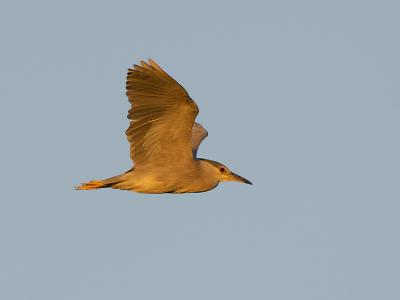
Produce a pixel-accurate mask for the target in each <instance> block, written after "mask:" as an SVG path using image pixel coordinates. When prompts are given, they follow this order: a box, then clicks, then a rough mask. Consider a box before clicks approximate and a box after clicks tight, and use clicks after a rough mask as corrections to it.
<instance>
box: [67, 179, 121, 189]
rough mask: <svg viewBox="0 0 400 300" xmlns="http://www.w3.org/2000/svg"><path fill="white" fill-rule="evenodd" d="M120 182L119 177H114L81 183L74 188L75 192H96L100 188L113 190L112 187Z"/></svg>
mask: <svg viewBox="0 0 400 300" xmlns="http://www.w3.org/2000/svg"><path fill="white" fill-rule="evenodd" d="M121 181H122V178H121V175H118V176H114V177H111V178H108V179H104V180H92V181H89V182H84V183H81V185H78V186H76V187H75V189H76V190H97V189H102V188H114V185H115V184H117V183H120V182H121Z"/></svg>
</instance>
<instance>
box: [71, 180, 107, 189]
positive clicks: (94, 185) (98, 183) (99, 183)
mask: <svg viewBox="0 0 400 300" xmlns="http://www.w3.org/2000/svg"><path fill="white" fill-rule="evenodd" d="M105 187H109V185H107V184H105V183H104V181H103V180H92V181H89V182H84V183H81V185H79V186H76V187H75V189H76V190H97V189H101V188H105Z"/></svg>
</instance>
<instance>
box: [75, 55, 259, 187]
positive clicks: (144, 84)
mask: <svg viewBox="0 0 400 300" xmlns="http://www.w3.org/2000/svg"><path fill="white" fill-rule="evenodd" d="M126 90H127V92H126V94H127V96H128V99H129V102H130V103H131V105H132V107H131V109H130V110H129V113H128V118H129V119H130V120H131V122H130V126H129V128H128V130H127V131H126V135H127V137H128V141H129V143H130V154H131V159H132V160H133V162H134V167H132V168H131V169H130V170H129V171H127V172H125V173H124V174H121V175H117V176H114V177H111V178H108V179H105V180H94V181H90V182H87V183H82V184H81V185H80V186H78V187H76V189H78V190H93V189H99V188H108V187H109V188H113V189H120V190H129V191H135V192H140V193H151V194H159V193H195V192H205V191H208V190H211V189H213V188H215V187H216V186H217V185H218V184H219V183H220V182H222V181H239V182H244V183H248V184H251V182H250V181H248V180H247V179H245V178H243V177H241V176H239V175H237V174H235V173H233V172H232V171H231V170H229V169H228V168H227V167H226V166H225V165H223V164H221V163H218V162H216V161H212V160H208V159H203V158H197V149H198V148H199V146H200V143H201V141H202V140H203V139H204V138H206V137H207V135H208V133H207V131H206V130H205V129H204V128H203V126H201V125H200V124H198V123H195V122H194V120H195V118H196V116H197V114H198V112H199V109H198V107H197V105H196V103H195V102H194V101H193V100H192V99H191V98H190V96H189V94H188V93H187V92H186V90H185V89H184V88H183V87H182V86H181V85H180V84H179V83H178V82H176V81H175V80H174V79H173V78H172V77H171V76H169V75H168V74H167V73H166V72H165V71H164V70H163V69H161V68H160V66H158V64H157V63H156V62H155V61H153V60H151V59H149V60H148V62H144V61H141V62H140V66H138V65H134V67H133V69H129V71H128V77H127V81H126Z"/></svg>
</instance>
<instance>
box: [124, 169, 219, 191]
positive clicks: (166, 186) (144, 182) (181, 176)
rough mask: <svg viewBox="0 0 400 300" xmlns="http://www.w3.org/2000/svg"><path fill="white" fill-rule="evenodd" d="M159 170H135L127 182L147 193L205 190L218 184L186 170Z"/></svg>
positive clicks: (128, 184)
mask: <svg viewBox="0 0 400 300" xmlns="http://www.w3.org/2000/svg"><path fill="white" fill-rule="evenodd" d="M158 171H159V172H140V171H139V170H137V171H134V172H132V173H131V174H129V175H130V176H129V177H128V178H126V179H125V183H126V184H127V186H129V190H133V191H135V192H139V193H147V194H161V193H197V192H205V191H208V190H211V189H213V188H215V187H216V186H217V185H218V182H216V181H213V180H204V178H201V176H199V175H197V174H194V173H193V172H187V171H185V170H182V171H181V170H178V171H175V172H171V171H169V172H168V171H163V170H158ZM161 174H163V175H161Z"/></svg>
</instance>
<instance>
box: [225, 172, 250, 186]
mask: <svg viewBox="0 0 400 300" xmlns="http://www.w3.org/2000/svg"><path fill="white" fill-rule="evenodd" d="M230 175H231V176H230V178H231V180H232V181H239V182H243V183H247V184H252V183H251V181H250V180H247V179H246V178H244V177H242V176H240V175H238V174H235V173H233V172H232V173H231V174H230Z"/></svg>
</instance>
